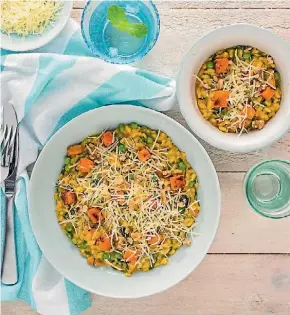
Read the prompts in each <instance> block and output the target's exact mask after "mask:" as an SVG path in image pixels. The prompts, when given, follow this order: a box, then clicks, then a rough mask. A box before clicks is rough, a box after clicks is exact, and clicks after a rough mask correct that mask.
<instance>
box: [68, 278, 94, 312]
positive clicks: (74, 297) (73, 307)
mask: <svg viewBox="0 0 290 315" xmlns="http://www.w3.org/2000/svg"><path fill="white" fill-rule="evenodd" d="M65 286H66V291H67V296H68V299H69V309H70V313H71V314H78V313H79V312H83V311H85V310H86V309H87V308H88V307H90V306H91V301H90V296H89V293H88V292H87V291H85V290H83V289H81V288H79V287H77V286H76V285H75V284H73V283H72V282H70V281H68V280H65Z"/></svg>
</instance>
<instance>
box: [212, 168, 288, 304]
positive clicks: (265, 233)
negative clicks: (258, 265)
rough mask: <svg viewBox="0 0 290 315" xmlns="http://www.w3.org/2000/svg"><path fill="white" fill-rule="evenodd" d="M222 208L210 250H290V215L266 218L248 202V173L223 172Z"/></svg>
mask: <svg viewBox="0 0 290 315" xmlns="http://www.w3.org/2000/svg"><path fill="white" fill-rule="evenodd" d="M218 176H219V180H220V185H221V193H222V208H221V217H220V224H219V228H218V231H217V234H216V237H215V240H214V242H213V244H212V246H211V248H210V251H209V252H210V253H290V241H289V240H290V228H289V227H290V217H288V218H286V219H283V220H272V219H267V218H264V217H262V216H260V215H258V214H256V213H255V212H253V211H252V210H251V209H250V207H249V206H248V205H247V204H246V199H245V197H244V194H243V178H244V173H219V174H218ZM289 301H290V300H289Z"/></svg>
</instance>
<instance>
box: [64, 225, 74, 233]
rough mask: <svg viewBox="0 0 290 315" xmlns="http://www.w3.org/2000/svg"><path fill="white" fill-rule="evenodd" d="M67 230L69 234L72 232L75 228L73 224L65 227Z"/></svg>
mask: <svg viewBox="0 0 290 315" xmlns="http://www.w3.org/2000/svg"><path fill="white" fill-rule="evenodd" d="M65 229H66V230H67V231H68V232H72V229H73V227H72V225H71V224H68V225H67V226H66V227H65Z"/></svg>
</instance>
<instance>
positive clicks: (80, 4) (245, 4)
mask: <svg viewBox="0 0 290 315" xmlns="http://www.w3.org/2000/svg"><path fill="white" fill-rule="evenodd" d="M73 2H74V8H75V9H82V8H84V6H85V4H86V2H87V0H74V1H73ZM164 2H165V1H164V0H154V3H155V4H157V6H158V7H160V6H162V4H163V3H164ZM166 2H168V3H169V5H170V8H176V9H184V10H188V9H189V10H190V9H207V8H211V9H213V8H214V9H220V8H222V9H241V8H242V9H278V8H290V4H289V1H288V0H277V1H273V0H260V1H253V0H232V1H229V0H195V1H186V0H169V1H166Z"/></svg>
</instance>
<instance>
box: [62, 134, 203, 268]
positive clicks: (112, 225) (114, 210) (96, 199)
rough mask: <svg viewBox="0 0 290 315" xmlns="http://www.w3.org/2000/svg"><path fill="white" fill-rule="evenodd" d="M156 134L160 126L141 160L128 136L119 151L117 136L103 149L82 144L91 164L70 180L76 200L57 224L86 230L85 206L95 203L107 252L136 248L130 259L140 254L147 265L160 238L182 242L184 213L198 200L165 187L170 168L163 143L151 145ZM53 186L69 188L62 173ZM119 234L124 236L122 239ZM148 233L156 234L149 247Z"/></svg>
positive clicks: (190, 226) (159, 248)
mask: <svg viewBox="0 0 290 315" xmlns="http://www.w3.org/2000/svg"><path fill="white" fill-rule="evenodd" d="M159 135H160V131H158V134H157V137H156V139H155V142H154V143H153V144H152V146H151V148H150V149H149V148H147V149H148V150H149V151H150V154H151V158H150V159H149V160H148V161H146V162H140V160H139V159H138V156H137V152H136V143H135V141H134V139H133V138H131V137H128V138H123V140H124V145H125V146H126V151H125V152H120V151H119V145H120V142H119V140H117V139H115V141H114V143H113V144H112V145H111V146H110V147H107V148H106V147H104V146H101V145H93V144H91V143H90V144H86V150H87V152H88V155H89V157H90V158H91V159H93V160H94V162H95V167H94V168H93V170H92V171H91V172H90V173H89V174H87V175H86V176H84V177H78V178H77V179H76V181H77V187H79V188H80V192H79V193H78V192H77V189H75V192H76V193H77V195H78V198H77V200H78V201H77V203H76V204H74V205H72V206H71V208H70V211H69V218H68V219H67V220H64V221H62V222H61V224H64V223H68V222H70V223H71V224H72V225H73V227H74V229H75V231H76V233H77V234H81V233H82V231H83V230H84V229H85V228H88V229H90V220H89V217H88V215H87V210H88V208H90V207H98V208H100V209H101V211H102V214H103V216H104V218H105V220H104V221H103V222H102V223H101V222H99V223H98V226H97V227H96V231H98V229H100V227H101V225H102V226H103V227H105V229H106V230H107V231H110V233H108V235H107V236H108V237H110V240H111V247H112V250H113V251H116V252H119V253H121V254H124V253H125V252H126V251H128V250H130V251H132V253H133V254H134V253H137V252H138V260H137V262H136V264H137V263H138V262H139V261H140V260H141V259H142V258H143V257H146V258H148V259H149V261H150V264H151V265H153V263H154V258H153V255H154V254H156V253H159V252H162V246H163V244H164V242H165V241H166V239H171V240H176V241H177V242H179V243H180V244H183V242H184V241H185V238H186V237H188V236H192V235H194V233H193V231H192V229H193V227H194V226H195V224H194V220H192V224H187V225H185V224H184V221H185V219H186V215H185V213H184V212H185V210H186V209H191V207H192V206H193V205H195V204H198V200H195V199H194V200H193V199H192V200H190V198H189V197H188V196H187V191H184V190H183V191H182V190H181V189H179V190H177V191H173V190H172V189H171V188H170V182H169V176H171V175H173V174H174V173H173V170H172V166H171V165H170V163H169V160H168V152H169V148H159V149H155V146H156V143H157V140H158V137H159ZM101 136H102V134H101V135H100V136H98V137H96V140H98V139H100V137H101ZM114 138H115V137H114ZM75 166H76V164H74V165H71V166H70V167H71V168H74V167H75ZM164 170H165V171H164ZM175 171H176V170H175ZM57 186H58V187H59V188H63V189H65V190H66V191H73V187H71V186H70V185H69V184H67V177H63V178H62V179H60V180H59V181H58V183H57ZM186 201H188V202H186ZM189 201H190V202H189ZM181 209H183V211H181ZM132 232H133V233H132ZM180 232H182V233H181V234H180ZM124 235H128V237H126V240H125V239H124ZM160 235H162V239H160ZM153 237H155V238H156V237H157V239H156V244H150V245H151V246H149V245H148V241H149V240H151V239H152V238H153ZM152 245H153V247H152ZM149 247H150V248H149Z"/></svg>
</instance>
